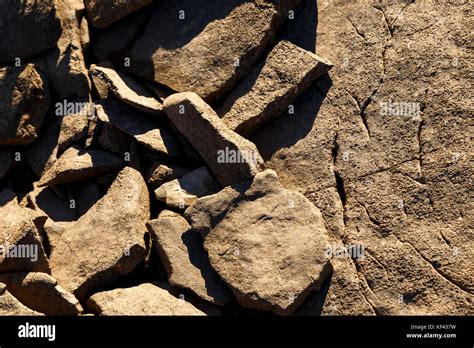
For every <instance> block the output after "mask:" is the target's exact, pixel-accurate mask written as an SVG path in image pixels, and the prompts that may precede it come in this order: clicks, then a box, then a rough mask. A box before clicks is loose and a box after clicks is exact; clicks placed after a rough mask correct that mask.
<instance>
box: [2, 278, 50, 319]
mask: <svg viewBox="0 0 474 348" xmlns="http://www.w3.org/2000/svg"><path fill="white" fill-rule="evenodd" d="M2 315H4V316H12V315H28V316H33V315H42V314H41V313H38V312H35V311H33V310H31V309H29V308H28V307H26V306H24V305H23V304H22V303H21V302H20V301H18V300H17V299H16V298H15V297H13V295H12V294H11V293H10V292H8V291H7V290H6V286H5V284H2V283H0V316H2Z"/></svg>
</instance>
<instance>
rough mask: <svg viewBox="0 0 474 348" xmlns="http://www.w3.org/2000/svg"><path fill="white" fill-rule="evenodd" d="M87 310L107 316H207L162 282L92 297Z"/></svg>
mask: <svg viewBox="0 0 474 348" xmlns="http://www.w3.org/2000/svg"><path fill="white" fill-rule="evenodd" d="M87 309H88V310H90V311H93V312H96V313H97V314H99V315H107V316H112V315H205V313H204V312H202V311H201V310H199V309H198V308H196V307H194V306H193V305H192V304H191V303H189V302H187V301H185V300H184V299H181V298H179V297H176V296H174V295H172V294H171V293H170V292H169V291H168V290H167V289H166V285H164V284H161V283H145V284H141V285H139V286H135V287H133V288H125V289H115V290H110V291H104V292H99V293H97V294H94V295H93V296H92V297H91V298H89V300H88V301H87Z"/></svg>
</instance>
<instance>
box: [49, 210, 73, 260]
mask: <svg viewBox="0 0 474 348" xmlns="http://www.w3.org/2000/svg"><path fill="white" fill-rule="evenodd" d="M73 224H74V221H54V220H52V219H47V220H46V222H45V223H44V226H43V231H44V233H45V235H46V238H47V241H48V242H47V244H46V246H47V247H45V249H46V253H47V254H48V255H51V253H52V252H53V250H54V249H55V248H56V246H57V245H58V244H59V242H60V241H61V236H62V234H63V233H64V232H66V231H67V230H68V229H69V227H70V226H72V225H73Z"/></svg>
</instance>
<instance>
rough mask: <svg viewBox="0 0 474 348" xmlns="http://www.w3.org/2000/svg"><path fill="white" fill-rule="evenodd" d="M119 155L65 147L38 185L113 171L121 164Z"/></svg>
mask: <svg viewBox="0 0 474 348" xmlns="http://www.w3.org/2000/svg"><path fill="white" fill-rule="evenodd" d="M123 164H124V163H123V161H122V159H120V158H119V157H117V156H115V155H113V154H111V153H108V152H105V151H100V150H84V149H81V148H80V147H78V146H73V147H71V148H69V149H67V150H66V151H65V152H64V153H63V154H62V155H61V157H59V159H58V160H57V161H56V162H55V163H54V164H53V165H52V166H51V167H50V168H49V169H48V170H47V171H46V172H45V173H44V175H43V176H42V177H41V180H40V181H39V183H38V186H47V185H48V186H49V185H59V184H65V183H70V182H74V181H78V180H86V179H90V178H93V177H96V176H101V175H103V174H106V173H109V172H113V171H115V170H118V169H120V168H121V167H122V166H123Z"/></svg>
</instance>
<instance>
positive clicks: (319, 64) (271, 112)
mask: <svg viewBox="0 0 474 348" xmlns="http://www.w3.org/2000/svg"><path fill="white" fill-rule="evenodd" d="M331 67H332V65H331V63H329V62H326V61H324V60H323V59H321V58H319V57H318V56H317V55H315V54H314V53H312V52H309V51H306V50H304V49H302V48H300V47H298V46H296V45H294V44H292V43H291V42H288V41H280V42H279V43H278V44H277V45H276V46H275V47H274V48H273V50H272V51H271V52H270V54H269V55H268V57H267V59H266V61H265V62H264V63H262V64H261V65H259V66H257V67H256V68H254V69H253V70H252V71H251V72H250V73H249V74H248V75H247V76H246V77H245V78H244V79H243V81H242V82H241V83H239V85H238V86H237V87H236V88H235V89H234V90H233V91H232V93H231V94H230V95H229V97H228V98H227V100H226V101H225V102H224V104H223V106H222V107H221V108H220V109H219V110H218V114H219V115H220V116H221V117H222V120H223V121H224V123H225V124H226V125H227V126H228V127H229V128H230V129H232V130H233V131H235V132H237V133H239V134H241V135H244V136H247V135H249V134H250V133H252V132H253V131H255V130H256V129H258V128H259V127H260V126H262V125H263V124H264V123H265V122H267V121H268V120H270V119H271V118H273V117H276V116H278V115H280V114H282V113H283V112H284V111H286V110H288V106H289V105H290V104H291V103H292V102H293V101H294V100H295V99H296V98H297V97H298V95H299V94H300V93H301V92H303V91H304V90H305V89H306V88H308V87H309V86H310V85H311V84H312V83H313V82H314V81H315V80H316V79H317V78H318V77H320V76H321V75H323V74H325V73H327V72H328V71H329V69H331Z"/></svg>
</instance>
